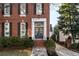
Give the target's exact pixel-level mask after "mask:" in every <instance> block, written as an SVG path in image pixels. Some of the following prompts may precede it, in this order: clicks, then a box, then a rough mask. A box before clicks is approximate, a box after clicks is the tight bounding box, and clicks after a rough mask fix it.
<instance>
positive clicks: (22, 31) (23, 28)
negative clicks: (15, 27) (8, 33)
mask: <svg viewBox="0 0 79 59" xmlns="http://www.w3.org/2000/svg"><path fill="white" fill-rule="evenodd" d="M25 35H26V23H25V22H24V20H22V22H21V23H20V37H25Z"/></svg>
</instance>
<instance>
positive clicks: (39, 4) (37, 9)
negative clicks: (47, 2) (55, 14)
mask: <svg viewBox="0 0 79 59" xmlns="http://www.w3.org/2000/svg"><path fill="white" fill-rule="evenodd" d="M36 14H37V15H41V14H42V4H41V3H37V4H36Z"/></svg>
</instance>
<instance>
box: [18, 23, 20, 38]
mask: <svg viewBox="0 0 79 59" xmlns="http://www.w3.org/2000/svg"><path fill="white" fill-rule="evenodd" d="M18 36H19V37H20V22H18Z"/></svg>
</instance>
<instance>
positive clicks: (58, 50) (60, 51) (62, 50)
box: [56, 44, 79, 56]
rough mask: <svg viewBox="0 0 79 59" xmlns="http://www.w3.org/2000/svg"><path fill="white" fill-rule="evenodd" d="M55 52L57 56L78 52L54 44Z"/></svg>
mask: <svg viewBox="0 0 79 59" xmlns="http://www.w3.org/2000/svg"><path fill="white" fill-rule="evenodd" d="M56 53H57V54H58V55H59V56H79V53H76V52H73V51H71V50H69V49H67V48H65V47H62V46H60V45H59V44H56Z"/></svg>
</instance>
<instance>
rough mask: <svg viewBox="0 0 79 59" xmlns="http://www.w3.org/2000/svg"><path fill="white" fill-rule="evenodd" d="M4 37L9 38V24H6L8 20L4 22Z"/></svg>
mask: <svg viewBox="0 0 79 59" xmlns="http://www.w3.org/2000/svg"><path fill="white" fill-rule="evenodd" d="M4 36H5V37H9V36H10V23H9V22H8V20H6V22H5V23H4Z"/></svg>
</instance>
